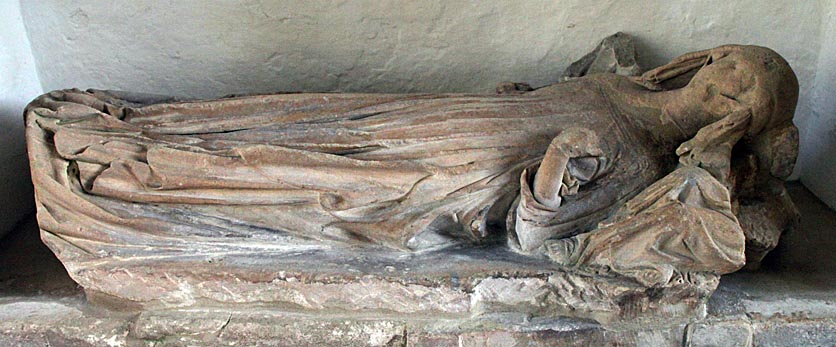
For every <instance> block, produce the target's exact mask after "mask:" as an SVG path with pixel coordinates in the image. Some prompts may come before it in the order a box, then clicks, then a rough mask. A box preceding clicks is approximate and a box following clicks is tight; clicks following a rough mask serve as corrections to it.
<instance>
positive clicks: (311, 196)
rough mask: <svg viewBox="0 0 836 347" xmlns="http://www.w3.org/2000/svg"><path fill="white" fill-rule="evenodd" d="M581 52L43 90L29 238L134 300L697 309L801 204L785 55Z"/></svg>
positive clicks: (639, 314)
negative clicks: (262, 89) (560, 67)
mask: <svg viewBox="0 0 836 347" xmlns="http://www.w3.org/2000/svg"><path fill="white" fill-rule="evenodd" d="M604 48H606V47H604ZM601 49H602V48H601V47H599V50H601ZM631 52H632V51H631ZM619 54H622V53H618V54H615V55H613V56H616V57H617V56H618V55H619ZM584 59H585V60H586V61H587V62H586V64H588V65H589V64H592V65H595V64H593V63H592V62H593V61H599V62H600V61H601V60H600V59H597V60H596V59H592V58H590V57H585V58H584ZM579 63H580V62H579ZM633 63H634V62H633ZM597 65H606V64H603V63H597ZM637 69H638V66H637V65H634V64H630V68H619V69H617V70H618V71H628V74H635V72H636V70H637ZM581 70H583V71H582V72H583V73H586V72H589V71H591V70H589V67H588V66H587V67H579V66H577V65H575V66H574V67H573V68H572V71H568V72H567V77H572V78H570V79H569V80H568V81H565V82H561V83H558V84H554V85H550V86H546V87H542V88H538V89H532V88H530V87H529V86H528V85H526V84H523V83H504V84H501V85H500V86H499V87H498V88H497V91H498V93H497V94H496V95H476V94H322V93H300V94H276V95H256V96H238V97H229V98H222V99H216V100H198V101H183V100H175V99H173V98H166V97H160V96H154V95H143V94H134V93H125V92H114V91H101V90H89V91H80V90H63V91H54V92H50V93H48V94H45V95H43V96H41V97H39V98H38V99H36V100H35V101H33V102H32V103H31V104H30V105H29V107H28V108H27V110H26V125H27V139H28V149H29V155H30V160H31V166H32V177H33V181H34V184H35V188H36V198H37V201H38V221H39V224H40V227H41V230H42V238H43V240H44V241H45V242H46V243H47V245H49V246H50V248H52V250H53V251H54V252H55V253H56V254H57V255H58V257H59V259H61V261H62V262H63V263H64V264H65V266H66V267H67V269H68V271H69V273H70V275H71V276H72V277H73V279H74V280H76V281H77V282H78V283H79V284H80V285H81V286H82V287H84V289H85V291H86V292H87V294H88V297H89V298H90V299H92V300H99V301H102V302H106V301H110V300H112V299H114V298H115V299H118V300H120V301H121V302H130V303H135V304H136V305H138V306H141V307H145V308H160V307H162V308H165V307H196V306H209V307H215V306H222V307H270V308H279V309H283V310H289V311H293V312H296V311H300V312H309V313H310V312H322V313H328V314H330V313H334V312H339V313H364V314H365V313H369V312H373V313H378V314H392V313H394V314H412V315H418V316H421V315H425V316H428V317H431V316H437V315H440V316H443V317H472V316H479V315H491V314H500V313H503V314H504V313H519V314H525V315H532V316H537V317H556V316H574V317H582V318H591V319H594V320H597V321H599V322H603V323H606V324H620V322H625V321H630V322H642V321H644V320H648V319H649V320H653V319H667V318H670V317H691V316H694V315H700V314H704V312H703V311H704V303H705V300H706V299H707V298H708V296H709V295H710V294H711V292H712V291H713V290H714V288H715V287H716V284H717V279H718V276H719V275H721V274H726V273H730V272H734V271H736V270H738V269H740V268H742V267H743V266H744V265H747V264H748V266H752V267H754V266H757V263H758V262H759V261H760V260H761V259H762V258H763V256H764V255H765V254H766V253H767V252H768V251H769V250H771V249H772V248H774V247H775V245H776V244H777V240H778V237H779V236H780V234H781V232H782V231H784V230H785V229H787V228H789V227H791V226H792V224H793V223H794V222H795V220H796V219H797V212H796V211H795V208H794V207H793V205H792V202H791V201H790V200H789V198H788V196H787V194H786V191H785V190H784V186H783V180H784V179H785V178H787V177H788V176H789V174H790V173H791V171H792V167H793V164H794V162H795V157H796V153H797V143H798V139H797V138H798V135H797V129H796V128H795V126H794V125H793V124H792V117H793V113H794V110H795V105H796V101H797V94H798V83H797V81H796V78H795V75H794V74H793V72H792V70H791V69H790V67H789V65H788V64H787V63H786V61H784V60H783V59H782V58H781V57H780V56H779V55H778V54H776V53H775V52H773V51H771V50H769V49H767V48H763V47H756V46H736V45H728V46H721V47H717V48H714V49H709V50H705V51H699V52H694V53H689V54H686V55H683V56H681V57H678V58H676V59H674V60H673V61H672V62H670V63H669V64H666V65H664V66H661V67H658V68H655V69H652V70H650V71H648V72H646V73H644V74H642V75H640V76H636V77H631V76H622V75H619V74H615V73H598V74H591V75H590V74H588V75H585V76H582V77H578V75H580V74H582V73H579V72H577V71H581ZM592 70H594V69H592Z"/></svg>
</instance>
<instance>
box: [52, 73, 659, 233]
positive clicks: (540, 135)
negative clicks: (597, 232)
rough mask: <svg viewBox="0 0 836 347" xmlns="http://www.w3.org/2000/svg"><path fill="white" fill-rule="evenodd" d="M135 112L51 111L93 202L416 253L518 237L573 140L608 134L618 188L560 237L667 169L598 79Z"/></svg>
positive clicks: (62, 100)
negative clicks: (540, 188) (523, 186)
mask: <svg viewBox="0 0 836 347" xmlns="http://www.w3.org/2000/svg"><path fill="white" fill-rule="evenodd" d="M130 99H131V98H116V97H114V96H113V95H111V94H107V93H100V92H96V93H92V94H89V93H74V92H67V93H53V95H52V97H49V96H46V97H45V98H42V100H41V101H40V104H41V105H42V106H46V107H47V108H53V109H56V110H57V109H59V108H60V112H55V113H54V114H53V115H52V117H55V115H59V118H61V119H58V120H56V121H54V122H49V121H45V120H47V119H50V115H45V117H42V118H41V119H40V122H41V123H40V124H41V125H40V126H41V127H43V128H45V129H47V130H48V131H49V132H51V133H53V134H54V135H53V137H52V141H53V142H54V147H55V150H56V152H57V155H58V157H59V158H60V159H61V160H65V161H67V162H69V163H71V165H70V166H71V167H72V168H73V169H77V170H78V177H79V180H80V186H81V188H82V189H83V192H78V194H80V196H81V197H82V198H84V197H85V195H86V194H89V195H91V196H97V197H105V198H108V199H109V200H115V201H120V202H130V203H141V204H145V205H153V206H155V207H156V209H155V211H156V212H154V213H153V214H155V215H156V217H154V218H156V219H165V218H166V217H171V216H180V218H185V217H183V216H211V217H213V218H220V219H222V220H224V221H225V222H227V223H229V222H230V221H231V222H233V223H235V224H236V225H247V226H250V227H256V228H259V229H260V230H261V231H262V232H263V231H265V230H266V231H268V232H269V231H270V230H273V231H286V232H290V233H292V234H296V235H300V236H304V237H311V238H315V239H337V240H341V241H345V240H362V241H371V242H374V243H379V244H384V245H387V246H391V247H396V248H405V247H407V248H415V247H421V245H422V244H421V243H420V242H415V236H416V235H419V234H421V233H422V232H426V231H430V232H441V233H446V234H450V235H451V236H453V237H454V238H460V239H461V238H463V239H470V240H483V239H486V238H490V237H491V236H492V235H495V234H496V233H498V232H499V231H501V229H503V227H504V219H505V215H506V214H507V212H508V210H509V209H510V208H511V207H510V205H511V202H512V201H513V200H514V198H515V197H516V196H518V195H519V192H520V174H521V172H522V171H523V169H524V168H526V167H528V166H531V165H532V164H536V163H537V162H538V161H539V160H540V159H542V157H543V155H544V153H545V151H546V149H547V147H548V145H549V143H550V141H551V140H552V139H553V138H554V137H555V136H556V135H558V134H560V133H561V131H563V130H564V129H567V128H570V127H575V128H578V127H579V128H585V129H593V130H594V131H595V132H596V134H597V135H598V137H599V138H600V139H601V142H602V143H603V148H605V149H606V153H605V154H604V155H605V156H606V157H607V166H608V167H607V171H608V175H609V177H608V179H607V180H602V181H603V182H607V184H606V185H602V186H601V187H597V189H587V190H584V191H583V192H581V193H579V194H578V195H576V196H573V197H572V198H571V199H570V200H567V201H566V202H565V203H564V206H562V207H561V209H562V211H561V214H560V215H559V216H556V217H555V216H552V219H555V218H556V219H557V220H556V221H554V220H553V221H552V222H553V223H552V224H554V223H558V224H559V223H569V224H572V225H573V226H572V227H573V228H577V229H578V230H582V229H584V228H588V227H590V226H592V225H594V223H596V222H597V221H599V220H600V219H602V218H603V217H605V216H606V215H607V213H608V212H609V211H610V210H611V208H613V207H617V205H618V202H624V201H625V200H626V199H628V198H629V197H631V196H633V195H635V194H637V193H638V192H639V191H640V190H641V189H642V188H644V187H646V186H647V185H649V184H650V183H652V182H653V181H654V180H655V179H657V178H659V177H660V174H661V173H662V170H661V167H663V166H664V165H662V164H661V163H660V162H659V159H658V157H657V156H654V155H653V153H657V152H658V150H654V149H652V148H651V147H652V144H650V143H647V142H643V141H639V137H641V136H642V135H643V134H640V133H639V131H640V129H638V128H637V127H635V126H633V125H632V123H631V121H630V120H629V119H627V118H626V117H624V116H623V115H621V114H619V113H618V112H617V111H616V109H615V108H614V107H613V105H612V104H611V102H610V101H609V99H608V98H607V96H606V95H605V93H604V92H602V90H601V88H599V87H598V85H597V84H595V83H594V81H592V80H578V81H576V82H570V83H562V84H558V85H555V86H553V87H550V88H546V89H543V90H540V91H538V92H534V93H527V94H523V95H466V94H442V95H422V94H413V95H387V94H280V95H264V96H251V97H237V98H228V99H218V100H212V101H197V102H168V103H151V104H148V105H142V104H141V103H133V102H131V100H130ZM82 105H84V106H82ZM88 200H89V199H88ZM99 205H102V204H101V203H99ZM132 206H135V205H132ZM101 207H102V208H105V209H110V210H113V211H116V210H118V209H117V208H115V207H113V206H110V207H108V206H101ZM125 208H127V207H125ZM125 208H123V210H124V209H125ZM127 214H129V213H128V212H126V211H122V215H127ZM134 214H137V213H134ZM192 219H199V217H193V218H192ZM169 229H171V228H169Z"/></svg>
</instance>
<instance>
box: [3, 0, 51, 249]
mask: <svg viewBox="0 0 836 347" xmlns="http://www.w3.org/2000/svg"><path fill="white" fill-rule="evenodd" d="M0 13H2V14H3V17H2V18H3V19H2V20H0V236H2V235H3V234H5V233H6V232H7V231H9V230H11V229H12V228H14V227H15V224H16V223H17V222H18V221H19V220H20V219H21V218H23V217H24V216H26V215H27V214H28V213H30V212H31V211H32V208H33V206H34V205H33V203H32V200H33V199H32V183H31V182H30V178H29V165H28V159H27V157H26V148H25V143H24V136H23V107H24V106H26V104H27V103H28V102H29V101H30V100H32V98H34V97H36V96H38V94H41V92H42V90H41V83H40V81H39V80H38V75H37V74H36V73H35V60H34V58H33V57H32V50H31V49H30V47H29V40H28V39H27V38H26V31H25V29H24V26H23V18H22V17H21V15H20V4H19V3H18V2H17V1H9V0H0Z"/></svg>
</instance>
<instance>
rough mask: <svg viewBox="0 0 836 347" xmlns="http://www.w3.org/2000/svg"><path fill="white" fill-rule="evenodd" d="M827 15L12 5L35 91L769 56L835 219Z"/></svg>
mask: <svg viewBox="0 0 836 347" xmlns="http://www.w3.org/2000/svg"><path fill="white" fill-rule="evenodd" d="M833 8H834V1H832V0H811V1H800V2H793V3H788V2H786V1H782V0H739V1H726V0H706V1H670V0H648V1H615V0H559V1H554V0H550V1H467V2H465V1H443V0H422V1H406V0H404V1H377V0H375V1H304V2H303V1H267V0H244V1H194V0H191V1H188V0H187V1H177V2H160V1H151V0H133V1H125V0H118V1H107V0H87V1H83V2H76V1H59V0H44V1H34V0H23V1H22V10H23V15H24V18H25V23H26V27H27V30H28V35H29V38H30V40H31V42H32V50H33V52H34V56H35V59H36V61H37V65H38V74H39V76H40V79H41V81H42V85H43V88H44V90H52V89H60V88H70V87H80V88H106V89H123V90H131V91H138V92H151V93H160V94H171V95H178V96H189V97H213V96H220V95H225V94H230V93H258V92H275V91H341V92H447V91H470V92H488V91H491V90H492V89H493V87H494V85H495V84H496V83H497V82H499V81H504V80H512V81H521V82H529V83H531V84H532V85H534V86H540V85H545V84H549V83H553V82H555V81H557V80H558V76H559V75H560V73H561V72H562V70H563V69H564V68H565V67H566V66H567V65H568V64H570V63H571V62H572V61H574V60H576V59H578V58H580V57H581V56H582V55H583V54H585V53H586V52H588V51H589V50H590V49H592V48H593V47H594V46H595V44H597V42H598V41H599V40H600V39H601V38H603V37H605V36H607V35H609V34H612V33H614V32H616V31H623V32H626V33H628V34H631V35H633V36H634V37H635V38H636V40H637V44H638V50H639V54H640V56H639V61H640V63H642V64H643V65H644V66H654V65H658V64H662V63H664V62H666V61H667V60H669V59H670V58H672V57H674V56H676V55H678V54H681V53H685V52H689V51H694V50H699V49H704V48H710V47H714V46H717V45H721V44H726V43H742V44H758V45H763V46H767V47H770V48H772V49H774V50H776V51H777V52H778V53H780V54H782V55H783V56H784V57H785V58H786V59H787V60H788V61H789V62H790V64H791V65H792V66H793V68H794V70H795V71H796V73H797V75H798V78H799V81H800V84H801V100H800V102H799V109H798V112H797V117H796V124H797V125H798V126H799V128H800V129H801V131H802V135H801V137H802V148H801V150H802V152H801V159H800V161H799V163H800V165H799V166H798V168H797V170H796V174H795V175H794V176H795V177H799V176H800V177H801V178H802V180H803V181H804V182H805V183H806V184H808V186H809V187H811V188H812V189H813V190H814V192H815V193H817V194H819V196H821V197H823V198H825V199H828V202H829V203H830V204H831V206H834V205H836V194H834V193H833V192H834V188H833V184H830V183H829V182H824V183H822V181H823V180H824V181H826V178H829V177H836V168H834V164H833V163H832V161H833V160H832V159H831V157H832V153H833V152H834V148H836V144H834V142H836V141H834V140H832V139H833V137H834V130H833V129H832V118H833V106H834V105H833V103H834V101H833V100H834V99H833V96H832V94H828V92H827V91H828V90H833V88H830V89H828V88H827V87H832V86H833V83H834V82H833V81H834V78H833V77H834V76H833V72H832V70H833V69H831V68H829V67H830V66H833V64H836V62H834V60H833V59H834V58H833V57H834V56H835V55H834V54H836V52H834V50H836V47H834V46H833V44H832V43H831V42H829V41H828V40H827V39H828V38H832V37H833V34H836V33H834V27H833V21H834V20H833ZM825 55H827V57H824V56H825ZM828 74H829V75H828ZM828 105H829V106H828ZM828 121H830V123H828ZM827 124H830V125H831V128H830V130H826V129H825V128H822V126H823V125H827ZM823 129H824V130H823ZM828 131H829V133H828ZM828 134H829V136H830V139H831V140H826V139H823V138H822V136H825V137H826V136H828ZM828 141H829V142H828ZM822 153H824V154H822ZM822 155H824V157H825V158H824V161H828V162H830V164H829V166H828V165H822V164H821V163H822V162H823V160H822V159H820V157H821V156H822ZM817 158H818V159H817ZM807 166H809V167H810V168H811V169H809V170H808V169H807ZM827 170H829V171H827ZM828 192H830V193H828Z"/></svg>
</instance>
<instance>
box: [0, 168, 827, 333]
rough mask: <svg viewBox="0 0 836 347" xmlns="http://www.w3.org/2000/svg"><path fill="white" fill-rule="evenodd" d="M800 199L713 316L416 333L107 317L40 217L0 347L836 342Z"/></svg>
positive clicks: (822, 248) (16, 269) (6, 309)
mask: <svg viewBox="0 0 836 347" xmlns="http://www.w3.org/2000/svg"><path fill="white" fill-rule="evenodd" d="M790 194H791V196H792V197H793V200H794V201H795V202H796V204H797V206H798V207H799V209H800V210H801V212H802V216H803V217H802V218H803V219H802V224H801V227H800V228H798V229H797V230H795V231H794V232H792V233H790V234H787V235H784V237H783V238H782V240H781V245H780V246H779V248H778V249H776V250H775V251H774V252H773V253H772V254H770V256H769V257H768V258H767V260H766V261H765V263H764V266H763V268H761V269H760V270H758V271H754V272H741V273H736V274H732V275H728V276H724V277H723V279H722V280H721V284H720V287H719V289H718V290H717V292H716V293H715V294H714V296H713V297H712V299H711V301H710V303H709V310H708V317H707V318H706V319H703V320H699V321H694V322H690V323H687V324H679V323H677V324H672V325H670V326H655V327H646V329H640V330H631V331H612V330H606V329H603V328H602V327H600V326H597V325H596V324H595V323H593V322H588V321H580V322H578V321H572V320H571V319H568V320H567V319H557V320H550V321H535V320H531V321H525V320H524V321H522V322H512V321H502V320H500V321H501V322H505V323H500V324H496V323H495V322H494V323H491V324H489V323H483V324H481V325H480V323H471V324H470V325H467V324H465V325H461V324H459V325H457V326H456V328H455V329H448V330H445V331H439V332H433V331H426V330H425V331H419V332H413V331H411V330H412V329H411V326H410V325H409V323H407V322H404V321H403V320H400V319H397V318H394V319H393V318H391V317H390V318H375V317H359V318H358V317H330V318H328V319H322V318H317V317H305V316H297V315H291V314H283V313H281V312H258V311H253V312H245V311H236V312H224V311H218V310H206V311H188V312H183V311H181V312H142V313H136V312H128V311H126V312H114V311H107V310H104V309H98V308H96V307H91V306H88V305H85V301H84V295H83V293H82V291H81V290H80V288H78V287H77V286H76V284H75V283H74V282H73V281H72V280H70V278H69V277H68V275H67V273H66V271H65V270H64V268H63V267H62V265H61V263H60V262H59V261H58V260H57V259H56V258H55V256H53V255H52V253H51V252H50V251H49V250H48V249H47V248H46V247H45V246H44V245H43V244H42V243H41V242H40V239H39V238H38V232H37V225H36V223H35V222H34V220H29V221H26V222H25V223H23V224H22V225H21V226H20V228H18V230H17V231H16V232H13V233H11V234H9V235H8V236H6V237H5V238H4V239H3V240H0V346H204V345H224V346H226V345H238V346H250V345H264V346H295V345H311V346H317V345H327V346H340V345H347V346H354V345H381V346H386V345H388V346H482V345H493V346H540V345H570V346H793V347H802V346H836V273H834V270H836V256H834V251H836V212H833V211H832V210H829V209H828V208H827V207H826V206H825V205H824V204H822V203H821V202H820V201H819V200H818V199H816V198H815V197H814V196H813V195H812V194H811V193H810V192H809V191H807V190H806V189H805V188H804V187H803V186H801V185H800V184H797V183H794V184H791V185H790ZM442 323H443V322H442ZM442 325H443V324H442Z"/></svg>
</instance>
